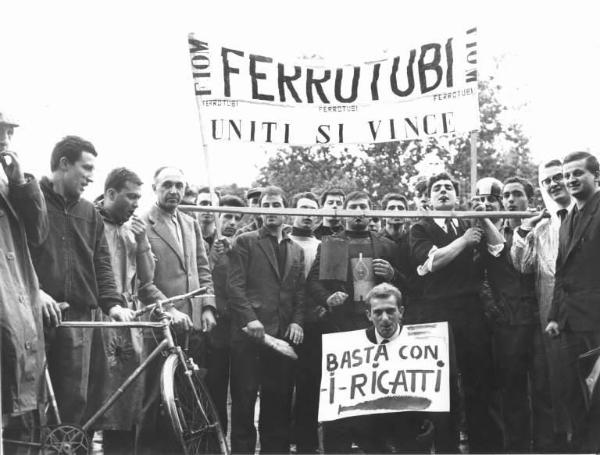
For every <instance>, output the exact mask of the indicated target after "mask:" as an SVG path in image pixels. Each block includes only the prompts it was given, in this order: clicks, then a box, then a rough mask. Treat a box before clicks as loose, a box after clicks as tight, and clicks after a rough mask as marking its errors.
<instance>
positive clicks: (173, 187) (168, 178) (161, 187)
mask: <svg viewBox="0 0 600 455" xmlns="http://www.w3.org/2000/svg"><path fill="white" fill-rule="evenodd" d="M152 188H153V189H154V193H155V194H156V201H157V202H158V205H159V206H160V207H161V208H162V209H164V210H166V211H167V212H173V211H174V210H175V209H176V208H177V206H178V205H179V203H180V202H181V200H182V199H183V195H184V193H185V179H184V177H183V174H182V173H181V172H180V171H179V170H178V169H173V168H166V169H163V170H162V171H161V172H160V174H158V175H157V176H156V179H155V180H154V184H153V185H152Z"/></svg>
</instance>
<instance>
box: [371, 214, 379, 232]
mask: <svg viewBox="0 0 600 455" xmlns="http://www.w3.org/2000/svg"><path fill="white" fill-rule="evenodd" d="M380 230H381V219H379V218H377V217H376V218H370V219H369V231H371V232H375V233H377V232H379V231H380Z"/></svg>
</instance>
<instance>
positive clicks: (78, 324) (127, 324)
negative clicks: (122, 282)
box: [58, 287, 207, 329]
mask: <svg viewBox="0 0 600 455" xmlns="http://www.w3.org/2000/svg"><path fill="white" fill-rule="evenodd" d="M206 291H207V288H206V287H201V288H198V289H196V290H194V291H192V292H188V293H187V294H181V295H175V296H173V297H169V298H168V299H164V300H160V301H158V302H156V303H153V304H151V305H148V306H146V307H144V308H142V309H141V310H138V311H135V312H134V317H136V318H137V317H139V316H141V315H143V314H146V313H149V312H151V311H154V310H155V309H156V308H162V307H163V306H164V305H170V304H174V303H175V302H178V301H180V300H185V299H190V298H192V297H195V296H197V295H200V294H205V293H206ZM60 305H61V310H63V309H66V308H68V307H69V305H68V304H67V303H66V302H61V304H60ZM169 323H170V322H164V321H160V322H141V321H132V322H118V321H110V322H109V321H63V322H61V323H60V324H59V325H58V326H59V327H79V328H84V327H87V328H92V327H128V328H132V329H133V328H161V327H164V326H165V325H168V324H169Z"/></svg>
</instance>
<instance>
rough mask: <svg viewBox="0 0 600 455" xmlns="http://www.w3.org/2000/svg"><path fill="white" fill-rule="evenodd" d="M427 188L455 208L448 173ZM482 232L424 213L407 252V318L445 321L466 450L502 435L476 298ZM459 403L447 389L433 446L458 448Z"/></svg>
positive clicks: (489, 447) (494, 444)
mask: <svg viewBox="0 0 600 455" xmlns="http://www.w3.org/2000/svg"><path fill="white" fill-rule="evenodd" d="M428 188H429V195H430V201H431V205H432V207H433V209H434V210H454V209H455V208H456V199H457V193H458V184H457V183H456V182H455V181H454V180H453V179H452V177H451V176H450V175H448V174H447V173H440V174H437V175H435V176H433V177H431V178H430V179H429V183H428ZM482 234H483V230H482V229H481V228H480V227H471V226H470V225H469V224H468V223H466V222H465V221H463V220H462V219H461V220H457V219H452V218H448V219H433V218H427V219H422V220H420V221H419V222H417V223H415V224H413V225H412V227H411V230H410V253H411V259H412V263H413V264H414V265H415V267H416V268H417V273H418V274H419V276H420V279H421V282H422V289H423V296H422V298H421V299H419V301H418V302H415V304H414V305H409V306H408V308H407V322H409V323H411V324H412V323H428V322H440V321H448V324H449V328H450V332H451V334H452V335H453V337H454V343H455V346H456V356H457V364H458V369H459V370H460V372H461V375H462V384H463V390H464V399H465V414H466V418H467V427H468V429H467V431H468V437H469V446H470V450H471V451H473V452H495V451H498V450H499V449H500V436H501V435H500V431H499V428H498V427H497V425H496V423H495V422H494V421H493V420H492V417H491V415H490V413H489V411H490V400H491V383H492V363H491V341H490V334H489V332H488V329H487V325H486V321H485V318H484V313H483V305H482V303H481V300H480V298H479V291H480V287H481V283H482V281H483V265H482V263H481V254H479V243H480V242H481V239H482ZM458 408H459V406H458V397H456V396H455V394H451V411H452V412H451V421H450V422H448V417H447V416H439V417H436V418H439V421H436V422H435V425H436V428H437V429H436V436H435V437H436V449H438V450H441V451H448V452H457V451H458V431H457V424H458V419H459V415H458ZM442 424H443V426H444V428H445V429H444V430H443V431H442V429H441V427H442ZM438 430H439V431H438Z"/></svg>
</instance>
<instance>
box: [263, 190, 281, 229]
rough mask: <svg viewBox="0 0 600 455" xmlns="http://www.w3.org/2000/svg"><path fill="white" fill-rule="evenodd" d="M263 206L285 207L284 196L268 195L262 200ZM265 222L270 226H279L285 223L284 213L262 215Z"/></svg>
mask: <svg viewBox="0 0 600 455" xmlns="http://www.w3.org/2000/svg"><path fill="white" fill-rule="evenodd" d="M260 206H261V208H265V209H269V208H270V209H280V208H282V207H283V198H282V197H281V196H279V195H270V194H268V195H266V196H264V197H263V198H262V199H261V201H260ZM261 217H262V219H263V224H264V225H265V226H266V227H268V228H278V227H279V226H281V225H282V224H283V215H261Z"/></svg>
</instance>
